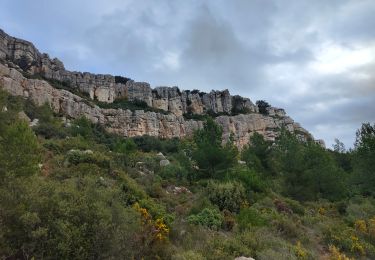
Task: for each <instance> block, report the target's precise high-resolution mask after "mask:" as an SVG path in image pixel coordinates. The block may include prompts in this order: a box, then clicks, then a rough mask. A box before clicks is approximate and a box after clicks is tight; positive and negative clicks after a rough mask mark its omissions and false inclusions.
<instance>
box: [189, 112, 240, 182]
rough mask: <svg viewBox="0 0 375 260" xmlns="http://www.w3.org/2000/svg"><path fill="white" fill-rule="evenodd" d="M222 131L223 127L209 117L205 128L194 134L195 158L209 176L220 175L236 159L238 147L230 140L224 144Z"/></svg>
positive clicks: (215, 176)
mask: <svg viewBox="0 0 375 260" xmlns="http://www.w3.org/2000/svg"><path fill="white" fill-rule="evenodd" d="M222 133H223V130H222V129H221V127H220V126H219V125H217V124H216V123H215V121H214V120H213V119H212V118H208V119H207V121H206V122H205V124H204V127H203V129H200V130H197V131H196V132H195V134H194V141H195V143H196V149H195V150H194V151H193V159H194V160H195V161H196V162H197V164H198V166H199V168H200V170H201V171H202V172H204V173H205V174H206V176H207V177H211V178H217V177H220V174H222V173H223V172H225V170H227V169H229V168H230V167H232V166H233V165H234V163H235V161H236V156H237V149H236V148H235V147H234V145H233V144H232V143H231V142H230V141H229V143H227V144H226V145H225V146H222V144H221V142H222V139H221V138H222Z"/></svg>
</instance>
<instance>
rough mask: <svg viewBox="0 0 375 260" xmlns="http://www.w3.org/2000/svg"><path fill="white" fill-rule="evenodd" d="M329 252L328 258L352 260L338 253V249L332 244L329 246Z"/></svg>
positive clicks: (330, 259)
mask: <svg viewBox="0 0 375 260" xmlns="http://www.w3.org/2000/svg"><path fill="white" fill-rule="evenodd" d="M329 253H330V257H329V260H353V258H349V257H347V256H346V255H345V254H343V253H340V251H339V250H338V249H337V247H335V246H334V245H330V246H329Z"/></svg>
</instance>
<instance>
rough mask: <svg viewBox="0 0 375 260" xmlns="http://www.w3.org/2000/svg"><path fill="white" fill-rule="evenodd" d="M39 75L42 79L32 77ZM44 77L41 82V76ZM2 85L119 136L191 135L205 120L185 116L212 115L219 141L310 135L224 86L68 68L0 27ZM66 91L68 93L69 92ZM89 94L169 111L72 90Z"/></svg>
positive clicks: (281, 114)
mask: <svg viewBox="0 0 375 260" xmlns="http://www.w3.org/2000/svg"><path fill="white" fill-rule="evenodd" d="M36 77H39V78H41V79H34V78H36ZM43 79H45V80H43ZM51 80H54V81H59V82H61V83H64V84H65V85H66V86H67V89H56V88H54V87H52V86H51V85H50V84H49V83H48V81H51ZM0 87H2V88H4V89H5V90H7V91H8V92H10V93H11V94H12V95H18V96H23V97H25V98H30V99H32V100H33V101H34V102H35V103H36V104H38V105H42V104H44V103H48V104H50V106H51V108H52V109H53V110H54V111H55V112H57V113H59V114H63V115H65V116H66V117H68V118H78V117H80V116H86V117H87V118H88V119H90V120H91V121H92V122H94V123H99V124H102V125H103V126H105V128H106V129H107V130H108V131H110V132H113V133H117V134H119V135H122V136H128V137H133V136H141V135H150V136H156V137H160V138H173V137H178V138H182V137H185V136H191V135H192V133H193V132H194V130H196V129H198V128H201V127H202V126H203V122H202V121H199V120H187V119H185V117H184V116H183V115H202V114H211V115H213V116H215V120H216V122H217V123H219V124H220V125H221V126H222V127H223V140H224V141H226V140H228V139H229V137H230V136H232V138H233V140H234V142H235V144H236V145H238V146H239V147H242V146H244V145H245V144H247V143H248V140H249V137H250V136H251V135H252V134H253V133H254V132H258V133H260V134H262V135H264V136H265V138H266V139H268V140H274V139H275V137H276V136H277V130H278V129H279V128H280V127H285V128H286V129H288V130H289V131H291V132H297V133H299V135H300V136H301V138H304V139H306V138H311V137H312V136H311V135H310V134H309V133H308V132H307V131H306V130H305V129H303V128H302V127H301V126H300V125H299V124H298V123H295V122H294V121H293V120H292V119H291V118H290V117H288V116H287V115H286V113H285V111H284V110H283V109H279V108H273V107H270V108H268V110H267V112H268V115H262V114H260V113H259V110H258V107H257V106H255V105H254V104H253V103H252V102H251V101H250V99H248V98H243V97H240V96H231V95H230V93H229V91H228V90H224V91H211V92H210V93H203V92H199V91H198V90H193V91H189V90H186V91H180V89H179V88H178V87H156V88H154V89H152V88H151V86H150V84H148V83H145V82H135V81H133V80H131V79H128V78H125V77H121V76H112V75H102V74H91V73H87V72H85V73H81V72H71V71H68V70H66V69H65V67H64V64H63V63H62V62H61V61H59V60H58V59H57V58H54V59H50V58H49V56H48V55H47V54H41V53H40V52H39V51H38V50H37V49H36V48H35V47H34V45H33V44H32V43H30V42H27V41H24V40H20V39H17V38H14V37H11V36H9V35H7V34H6V33H4V32H3V31H2V30H0ZM69 90H70V91H69ZM77 91H79V92H81V93H85V94H87V96H89V97H90V98H91V99H92V100H94V99H95V100H98V101H101V102H107V103H111V102H113V101H114V100H116V99H119V98H126V99H127V100H129V101H134V100H138V101H144V102H145V103H146V104H147V105H148V106H149V107H153V108H156V109H160V110H164V111H167V112H169V113H167V114H166V113H156V112H145V111H144V110H135V111H130V110H123V109H103V108H100V107H98V106H97V105H95V103H94V102H91V101H90V98H88V99H84V98H82V97H80V96H78V95H75V94H73V93H72V92H77Z"/></svg>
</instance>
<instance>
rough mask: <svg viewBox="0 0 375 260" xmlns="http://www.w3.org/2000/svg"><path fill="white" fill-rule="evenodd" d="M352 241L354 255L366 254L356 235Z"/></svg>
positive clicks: (352, 237)
mask: <svg viewBox="0 0 375 260" xmlns="http://www.w3.org/2000/svg"><path fill="white" fill-rule="evenodd" d="M351 240H352V247H351V249H350V250H351V251H352V252H353V253H359V254H361V255H364V254H365V249H364V247H363V245H362V244H361V243H360V242H359V239H358V237H357V236H355V235H352V236H351Z"/></svg>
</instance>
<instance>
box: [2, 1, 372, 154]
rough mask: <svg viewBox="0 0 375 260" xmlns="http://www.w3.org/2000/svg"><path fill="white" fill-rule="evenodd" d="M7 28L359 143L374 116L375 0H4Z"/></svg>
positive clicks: (84, 65) (82, 60)
mask: <svg viewBox="0 0 375 260" xmlns="http://www.w3.org/2000/svg"><path fill="white" fill-rule="evenodd" d="M0 3H1V8H0V27H1V28H2V29H3V30H4V31H5V32H7V33H8V34H10V35H13V36H16V37H19V38H23V39H26V40H29V41H31V42H33V43H34V44H35V45H36V47H37V48H39V50H40V51H41V52H46V53H49V54H50V56H51V57H58V58H59V59H60V60H62V61H63V62H64V64H65V67H66V68H67V69H69V70H77V71H89V72H94V73H109V74H116V75H123V76H127V77H130V78H132V79H134V80H136V81H146V82H149V83H150V84H151V85H152V86H153V87H155V86H162V85H163V86H174V85H177V86H179V87H180V88H181V89H200V90H203V91H206V92H208V91H210V90H211V89H215V90H222V89H226V88H227V89H229V90H230V92H231V93H232V94H240V95H242V96H246V97H249V98H250V99H251V100H252V101H254V102H255V101H256V100H259V99H264V100H266V101H268V102H269V103H270V104H271V105H273V106H276V107H282V108H285V109H286V111H287V113H288V114H289V115H290V116H291V117H292V118H293V119H295V120H296V121H297V122H300V123H301V124H302V126H304V127H305V128H306V129H308V130H309V131H310V132H311V133H313V135H314V136H315V138H317V139H324V140H325V141H326V144H327V147H331V144H332V143H333V140H334V138H339V139H340V140H341V141H343V142H344V143H345V145H346V146H347V147H351V146H352V145H353V142H354V138H355V131H356V129H358V128H359V127H360V126H361V123H362V122H375V73H374V71H375V15H374V14H375V1H374V0H231V1H227V0H212V1H209V0H208V1H203V0H158V1H154V0H134V1H133V0H102V1H99V0H80V1H78V0H65V1H57V0H33V1H30V0H1V1H0Z"/></svg>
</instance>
